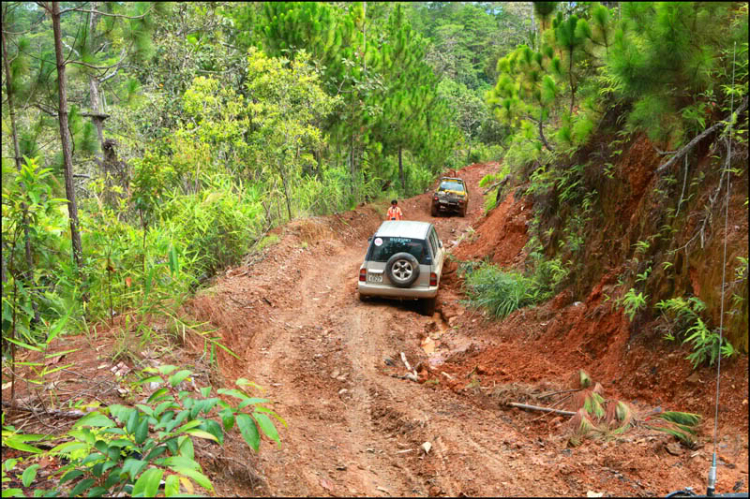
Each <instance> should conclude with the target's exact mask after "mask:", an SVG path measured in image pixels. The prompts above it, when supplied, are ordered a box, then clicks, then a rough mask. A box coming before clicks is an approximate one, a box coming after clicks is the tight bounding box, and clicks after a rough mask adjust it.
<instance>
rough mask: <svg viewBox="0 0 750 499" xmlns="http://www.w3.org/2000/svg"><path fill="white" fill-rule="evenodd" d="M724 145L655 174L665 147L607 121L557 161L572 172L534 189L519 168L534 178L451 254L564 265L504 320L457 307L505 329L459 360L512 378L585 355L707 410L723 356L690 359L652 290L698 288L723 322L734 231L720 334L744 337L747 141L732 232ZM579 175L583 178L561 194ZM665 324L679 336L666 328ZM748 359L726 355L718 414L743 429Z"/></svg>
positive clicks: (590, 363) (630, 386)
mask: <svg viewBox="0 0 750 499" xmlns="http://www.w3.org/2000/svg"><path fill="white" fill-rule="evenodd" d="M615 148H618V149H615ZM716 153H717V151H714V150H710V149H708V148H707V147H703V148H702V149H700V148H699V149H698V151H697V153H695V154H693V155H690V160H689V161H688V162H687V164H686V163H684V162H680V163H679V164H678V165H675V166H674V167H673V168H672V169H671V171H667V172H665V173H664V174H663V175H662V176H661V177H660V176H658V175H656V174H655V171H656V170H657V168H658V167H659V165H660V164H661V163H663V162H664V161H665V158H664V156H662V155H660V154H659V153H658V151H657V150H656V148H655V147H654V146H653V145H652V144H651V143H650V142H649V140H648V139H647V138H646V137H645V136H643V135H639V136H634V137H632V138H631V139H629V140H626V141H622V140H620V141H619V143H618V141H617V139H616V135H615V134H611V135H609V136H608V135H602V136H601V137H600V138H599V140H597V141H595V142H594V144H592V145H591V146H590V147H588V148H587V149H586V150H585V151H581V152H580V153H579V154H578V155H576V156H575V157H574V158H573V159H572V160H571V162H570V164H568V165H556V166H557V168H558V170H562V171H573V173H572V174H571V179H563V180H561V181H558V182H557V183H555V184H554V187H553V188H551V189H549V190H548V191H544V192H543V193H542V194H539V190H540V189H539V188H538V184H539V183H540V182H542V180H540V176H539V175H537V174H535V172H534V171H530V172H524V173H526V175H528V177H527V178H530V179H531V180H528V181H526V182H524V183H519V182H518V180H516V184H517V185H514V186H511V187H506V188H505V189H504V191H503V194H504V197H502V201H501V203H500V204H499V205H498V206H497V207H496V208H494V209H492V210H491V211H489V212H488V213H487V215H486V216H485V217H484V218H483V219H481V220H480V221H478V223H477V224H476V225H475V230H476V232H475V233H474V234H473V235H472V236H471V238H470V239H469V240H468V241H467V242H466V243H465V244H464V245H462V246H461V247H460V248H459V249H458V250H457V251H456V252H455V253H454V254H455V256H456V257H457V258H458V259H459V260H465V261H490V262H494V263H495V264H497V265H499V266H500V267H501V268H503V269H507V270H511V269H515V270H518V271H524V270H525V271H526V272H527V274H528V273H531V272H533V271H534V267H535V264H536V263H535V262H534V261H533V259H532V258H530V257H529V254H530V253H531V252H532V251H539V252H540V253H543V254H544V257H545V258H546V259H547V260H553V259H558V260H559V261H561V262H564V263H565V265H566V266H567V269H568V273H567V277H566V279H565V280H564V281H562V282H561V283H560V284H559V285H558V287H557V289H556V291H557V294H556V296H555V297H554V298H553V299H551V300H549V301H548V302H545V303H541V304H540V305H539V306H538V307H535V308H525V309H523V308H522V309H520V310H518V311H516V312H515V313H513V314H511V315H510V316H509V317H508V318H507V319H505V320H504V321H502V322H489V321H483V323H482V324H481V325H476V324H473V323H471V322H463V321H457V324H458V325H459V327H462V328H463V327H466V328H468V329H469V330H470V332H468V333H467V334H469V335H471V334H475V333H476V334H479V335H481V336H483V337H484V336H489V337H493V336H496V337H499V338H502V341H503V343H502V344H500V345H499V346H497V347H496V348H488V349H486V350H483V351H482V352H479V353H478V354H477V355H476V356H475V358H474V359H473V360H471V361H468V362H467V361H464V360H462V362H461V363H460V365H456V366H454V367H455V369H456V372H457V373H461V374H467V373H469V371H471V370H472V369H473V368H474V367H475V366H476V365H482V366H488V367H493V369H494V371H492V372H491V373H490V378H492V379H494V380H495V381H496V382H498V383H508V382H511V381H535V380H540V379H549V378H554V377H558V376H563V377H565V376H568V375H569V374H570V372H572V371H574V370H575V369H576V368H586V369H587V370H590V373H591V374H592V376H593V377H594V378H596V379H598V380H601V381H602V383H605V382H606V383H605V386H606V387H607V389H610V390H614V391H615V392H617V393H618V394H619V395H621V396H623V397H626V398H629V399H638V400H641V401H646V402H648V403H651V404H655V405H659V404H668V405H670V406H671V407H679V408H680V410H687V411H695V412H698V413H701V414H704V415H711V414H713V396H714V389H715V383H712V382H711V380H712V379H714V378H715V365H714V366H713V367H710V366H709V365H708V363H707V362H706V363H702V364H700V365H699V366H698V368H697V369H695V370H693V365H692V364H691V362H690V361H689V360H687V359H686V357H687V356H688V355H690V354H691V352H692V349H691V348H690V344H686V345H682V344H681V343H682V338H684V335H683V336H678V333H679V332H680V331H679V328H678V326H679V324H677V323H676V322H675V321H673V320H670V317H668V316H667V314H662V313H661V312H660V309H659V307H658V304H659V302H662V301H666V300H669V299H674V298H678V297H683V298H685V299H686V300H687V299H689V298H691V297H695V298H697V299H700V300H701V301H702V302H703V303H705V305H706V308H705V310H703V311H702V312H701V313H700V317H702V320H703V321H704V323H705V324H706V326H707V328H709V329H710V330H713V331H716V330H717V329H718V326H719V318H720V311H721V283H722V258H723V251H724V241H725V235H726V242H727V257H726V258H727V260H726V261H727V266H726V280H727V293H726V295H725V303H724V307H725V310H726V315H725V334H726V336H727V337H728V338H729V341H730V342H731V343H732V345H734V346H735V348H737V349H738V350H741V351H744V352H746V351H747V334H748V332H747V298H748V295H747V293H748V288H747V270H746V266H745V267H744V269H745V270H744V271H743V267H742V265H743V264H742V259H746V258H747V255H748V220H747V204H746V203H747V198H748V185H747V169H746V163H747V149H746V148H745V149H740V150H739V151H735V152H734V154H733V159H732V162H731V167H732V168H734V170H732V173H731V184H732V187H731V189H732V194H731V199H730V203H729V218H728V231H727V232H726V233H725V231H724V221H725V219H724V202H725V200H726V199H725V197H724V196H723V195H717V193H718V190H719V182H720V177H721V171H722V166H723V165H722V164H721V163H723V159H720V158H719V157H717V156H716ZM609 162H613V163H614V164H612V163H610V169H609V171H607V168H606V167H603V165H604V164H606V163H609ZM577 164H584V165H585V166H584V167H582V168H577V167H576V165H577ZM540 169H541V168H540ZM518 176H520V175H518ZM728 176H729V174H728V175H727V176H725V177H724V180H723V181H724V182H726V178H727V177H728ZM572 183H577V184H578V186H577V187H576V188H575V189H574V193H573V195H569V197H568V198H567V199H566V200H563V199H564V193H565V194H569V191H566V187H567V186H569V185H570V184H572ZM683 185H684V190H683ZM576 189H577V190H576ZM525 192H531V193H532V194H530V195H528V196H525V195H524V193H525ZM723 192H726V191H725V190H722V193H723ZM589 193H593V195H591V194H589ZM490 195H492V196H494V192H492V193H490ZM680 199H682V200H683V202H682V203H680ZM678 205H679V209H678ZM580 220H583V223H579V225H578V226H577V227H576V226H575V223H576V222H580ZM576 229H580V232H578V233H576ZM574 238H578V239H579V240H580V242H581V245H580V248H579V249H577V250H571V244H570V241H571V240H572V239H574ZM524 245H525V246H524ZM535 245H536V246H535ZM743 272H744V273H743ZM461 284H462V282H461V281H460V282H458V283H457V284H456V286H457V287H460V286H461ZM631 289H632V290H634V292H637V293H642V295H643V296H644V297H645V304H644V305H643V306H642V307H641V308H639V309H637V310H635V311H634V313H633V315H632V320H631V318H629V317H628V314H627V308H626V307H625V299H626V298H624V297H625V295H626V294H627V293H628V291H629V290H631ZM733 295H736V296H735V297H734V298H733ZM480 331H481V332H480ZM474 332H475V333H474ZM670 333H671V334H673V335H675V336H677V338H676V340H674V341H671V342H670V341H667V340H665V339H664V336H665V334H670ZM519 345H524V347H525V348H522V349H519V348H518V346H519ZM540 363H541V364H540ZM509 364H510V365H511V366H512V367H510V368H509V367H508V365H509ZM747 366H748V365H747V356H746V355H745V354H735V355H734V356H733V357H732V358H730V359H729V360H727V359H724V362H723V363H722V387H723V388H722V390H723V391H722V395H721V404H720V418H725V421H723V423H730V424H731V425H733V426H735V427H738V428H744V429H746V428H747V390H748V377H747ZM743 431H745V430H743Z"/></svg>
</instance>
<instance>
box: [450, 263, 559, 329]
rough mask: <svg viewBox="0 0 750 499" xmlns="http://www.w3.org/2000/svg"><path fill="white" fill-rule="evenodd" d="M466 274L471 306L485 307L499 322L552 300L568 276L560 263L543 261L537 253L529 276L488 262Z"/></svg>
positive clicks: (467, 270) (470, 269)
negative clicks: (515, 313)
mask: <svg viewBox="0 0 750 499" xmlns="http://www.w3.org/2000/svg"><path fill="white" fill-rule="evenodd" d="M465 272H466V294H467V297H468V303H469V304H470V305H472V306H475V307H482V308H486V309H487V310H488V311H489V312H490V313H491V314H492V315H493V316H494V317H496V318H499V319H502V318H504V317H506V316H507V315H508V314H510V313H511V312H513V311H514V310H517V309H519V308H523V307H527V306H530V305H534V304H536V303H540V302H542V301H545V300H548V299H550V298H552V296H554V294H555V293H556V292H557V290H558V288H559V286H560V284H561V283H562V282H563V281H564V280H565V278H566V277H567V275H568V270H567V269H566V268H565V266H564V265H563V264H562V263H561V262H560V260H557V259H552V260H544V258H543V256H542V255H541V253H537V252H534V253H533V254H532V268H530V270H529V272H528V273H527V275H526V276H524V275H523V274H520V273H518V272H512V271H511V272H506V271H503V270H501V269H499V268H498V267H496V266H494V265H491V264H486V263H485V264H482V265H480V266H478V267H476V268H468V269H466V270H465Z"/></svg>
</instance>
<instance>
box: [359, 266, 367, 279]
mask: <svg viewBox="0 0 750 499" xmlns="http://www.w3.org/2000/svg"><path fill="white" fill-rule="evenodd" d="M366 280H367V269H359V282H365V281H366Z"/></svg>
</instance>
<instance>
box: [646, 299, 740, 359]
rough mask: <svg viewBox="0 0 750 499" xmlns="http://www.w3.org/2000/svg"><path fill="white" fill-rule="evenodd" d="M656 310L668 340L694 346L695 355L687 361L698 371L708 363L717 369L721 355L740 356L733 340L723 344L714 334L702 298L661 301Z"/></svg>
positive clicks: (723, 340) (690, 355)
mask: <svg viewBox="0 0 750 499" xmlns="http://www.w3.org/2000/svg"><path fill="white" fill-rule="evenodd" d="M656 308H657V309H658V310H659V311H661V313H662V316H663V317H664V320H665V321H666V323H667V327H668V328H669V329H668V330H667V332H666V333H665V334H664V338H665V339H667V340H670V341H674V340H676V339H677V338H681V339H682V343H683V344H686V343H689V344H690V346H691V348H692V350H693V351H692V353H690V354H689V355H688V356H687V357H686V358H687V360H689V361H690V362H691V363H692V364H693V367H694V368H697V367H698V366H700V365H701V364H704V363H706V362H708V364H709V365H713V364H714V362H716V359H717V358H718V356H719V355H722V356H723V357H725V358H730V357H732V356H734V355H735V354H736V353H737V351H736V350H735V348H734V347H733V346H732V344H731V343H730V342H729V340H727V339H726V338H722V341H719V334H718V333H717V332H716V331H712V330H710V329H709V327H708V325H707V324H706V322H704V320H703V319H702V318H701V312H703V311H704V310H705V309H706V304H705V303H703V302H702V301H701V300H700V299H699V298H697V297H694V296H693V297H690V298H688V299H685V298H683V297H680V296H678V297H676V298H670V299H668V300H662V301H660V302H659V303H657V304H656Z"/></svg>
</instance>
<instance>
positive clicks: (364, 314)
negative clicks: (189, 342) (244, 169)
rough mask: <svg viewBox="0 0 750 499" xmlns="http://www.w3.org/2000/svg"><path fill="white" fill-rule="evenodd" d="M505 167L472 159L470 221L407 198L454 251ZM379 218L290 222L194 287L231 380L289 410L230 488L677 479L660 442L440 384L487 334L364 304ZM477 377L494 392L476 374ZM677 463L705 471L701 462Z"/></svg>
mask: <svg viewBox="0 0 750 499" xmlns="http://www.w3.org/2000/svg"><path fill="white" fill-rule="evenodd" d="M495 168H496V165H492V164H488V165H473V166H470V167H467V168H465V169H464V170H463V171H462V172H461V174H462V176H463V177H464V178H465V179H466V180H467V182H468V185H469V186H470V191H471V199H470V204H469V212H468V214H467V216H466V218H460V217H457V216H454V217H438V218H432V217H430V215H429V193H427V194H423V195H421V196H417V197H415V198H411V199H409V200H405V201H402V202H401V203H400V205H401V207H402V209H403V211H404V213H405V216H406V218H407V219H412V220H415V219H416V220H429V221H432V222H433V223H435V224H436V227H437V229H438V233H439V235H440V237H441V239H442V240H443V242H444V244H446V246H447V247H449V248H455V247H456V246H457V243H459V242H460V240H461V238H462V236H464V238H465V239H466V238H467V237H466V236H470V233H471V231H470V229H469V227H470V224H471V223H473V222H476V220H477V219H478V218H479V217H480V216H481V215H482V212H483V205H482V199H481V198H482V196H481V189H480V188H479V187H478V185H477V184H478V182H479V180H480V179H481V178H482V176H484V175H485V174H486V173H490V172H492V171H493V170H494V169H495ZM381 219H382V214H379V213H376V212H375V210H374V209H373V208H372V207H361V208H359V209H357V210H355V211H353V212H348V213H345V214H343V215H341V216H334V217H327V218H319V219H308V220H304V221H297V222H294V223H292V224H290V225H288V226H287V227H286V228H285V229H284V231H283V233H282V234H281V240H280V242H279V243H278V244H277V245H276V246H274V247H272V248H271V249H269V250H268V252H267V253H266V254H265V256H264V257H263V259H262V261H260V262H253V264H252V265H248V266H247V267H241V268H238V269H233V270H232V271H230V272H229V273H228V275H227V276H226V277H225V278H224V279H222V280H221V281H220V282H219V283H218V284H217V286H216V287H215V288H213V290H212V292H211V295H210V296H204V297H198V298H197V299H196V308H197V309H198V310H199V311H201V313H202V315H203V316H204V317H206V318H208V319H209V320H211V321H212V322H213V323H214V324H216V325H217V326H219V327H220V328H221V330H222V332H223V334H224V339H225V341H226V342H227V343H228V344H230V345H232V346H233V348H234V350H235V351H236V352H238V353H239V354H240V357H241V358H242V360H241V361H231V359H229V361H228V362H227V364H226V367H225V373H224V374H225V376H226V377H227V378H230V379H231V378H238V377H245V378H248V379H250V380H253V381H255V382H257V383H259V384H260V385H262V386H264V387H265V388H266V389H267V391H266V393H265V394H264V396H266V397H267V398H269V399H271V400H272V401H274V404H273V407H274V409H275V410H276V411H277V412H278V413H279V414H281V415H282V416H283V417H284V418H285V419H286V421H287V422H288V427H287V428H283V429H281V437H282V446H281V447H280V448H274V447H273V446H272V445H270V444H269V445H264V447H263V448H262V450H261V452H260V454H259V457H258V459H257V461H255V462H254V463H253V465H254V466H257V467H258V468H259V470H260V472H261V474H262V477H261V482H263V485H262V486H261V487H260V488H259V489H258V488H255V489H254V490H247V489H243V488H242V486H241V485H235V486H232V485H230V484H226V488H224V490H223V493H225V494H227V493H237V494H242V495H247V494H249V493H252V494H269V495H274V496H311V495H312V496H326V495H333V496H340V495H347V496H351V495H356V496H414V495H421V496H424V495H430V496H437V495H448V496H457V495H484V496H560V495H586V494H587V493H588V492H590V491H591V492H601V491H604V492H606V493H608V494H616V495H654V494H660V493H665V492H667V491H668V490H674V489H675V487H676V485H675V484H673V483H660V482H659V480H660V478H659V477H660V476H661V478H662V479H665V480H666V478H667V477H666V475H665V473H666V472H657V473H653V472H652V471H651V470H649V469H648V464H646V465H645V466H643V469H640V466H641V465H640V464H634V463H636V462H637V460H638V459H640V458H641V457H643V462H644V463H648V459H650V455H651V453H652V451H653V449H651V447H648V448H646V447H644V445H646V444H644V443H643V442H625V443H623V444H622V445H621V446H620V447H619V448H618V449H615V448H614V447H613V446H612V447H610V446H609V444H608V443H605V444H602V443H598V444H590V445H586V446H583V447H581V448H577V449H574V450H572V449H569V448H567V446H566V440H565V437H564V435H562V432H560V431H557V430H558V429H559V426H560V423H559V422H558V423H557V425H555V424H547V425H546V426H545V427H544V429H543V430H542V431H541V432H540V429H539V426H538V425H535V424H534V421H538V419H539V418H536V417H535V415H532V416H529V415H527V414H520V415H519V414H518V413H510V412H505V411H502V410H499V408H498V404H497V401H496V399H495V401H494V402H492V403H485V402H482V401H481V400H485V401H489V400H492V399H489V398H486V397H485V398H484V399H482V398H480V399H479V400H480V402H479V403H478V402H477V398H472V397H467V396H464V395H461V394H457V393H454V392H453V391H451V390H447V389H445V388H444V386H443V385H444V384H448V383H451V382H452V383H454V384H455V383H457V382H458V381H460V382H461V384H462V385H468V386H469V387H472V383H473V382H474V379H473V378H471V377H468V378H467V379H462V380H456V379H454V377H453V376H452V375H450V374H448V373H443V372H441V371H440V365H441V362H443V361H449V362H455V360H456V359H457V358H458V359H461V358H465V357H467V356H470V355H471V354H472V352H476V351H478V350H480V349H482V348H483V347H484V346H485V345H486V344H487V341H492V339H489V340H488V339H487V338H483V337H480V335H477V336H475V337H472V336H471V335H469V334H468V333H467V332H466V331H467V330H463V331H461V330H459V328H456V327H449V326H448V324H446V323H445V322H444V321H443V320H442V318H441V316H440V314H436V315H435V316H434V317H432V318H430V317H424V316H422V315H420V314H419V312H418V308H417V306H416V303H404V304H400V303H399V302H394V301H385V300H383V301H373V302H367V303H360V302H359V301H358V299H357V295H356V279H357V273H358V269H359V265H360V264H361V262H362V258H363V256H364V253H365V250H366V246H367V237H368V236H369V235H371V234H372V233H373V232H374V230H375V229H376V228H377V226H378V225H379V223H380V220H381ZM438 301H439V305H438V306H439V308H443V309H444V310H448V309H453V310H455V309H457V308H462V307H461V306H460V303H459V302H458V297H457V296H456V295H455V294H454V293H453V292H451V291H450V290H449V289H444V290H441V294H440V295H439V298H438ZM472 317H475V318H473V319H472ZM462 319H463V320H464V321H469V324H471V323H472V322H474V323H476V321H477V320H479V321H480V323H481V320H482V317H481V316H479V315H478V314H474V313H472V312H466V313H465V314H464V316H463V318H462ZM401 352H404V354H405V356H406V359H407V361H408V362H409V364H411V366H412V367H414V366H416V365H418V364H419V363H420V362H421V363H423V364H425V363H429V364H430V367H431V369H430V370H429V373H428V372H427V371H424V370H423V371H422V373H421V375H420V382H419V383H417V382H414V381H410V380H408V379H403V375H405V374H406V373H407V369H406V367H405V366H404V364H403V362H402V359H401V355H400V354H401ZM506 367H507V366H506ZM477 368H478V367H477ZM558 381H559V380H558ZM475 388H476V390H475V391H476V392H477V393H480V392H482V391H483V390H484V391H485V393H486V391H488V390H490V391H491V390H492V387H487V386H480V384H479V383H478V382H477V386H476V387H475ZM549 419H550V418H547V421H546V422H549ZM530 421H531V423H530ZM644 442H645V440H644ZM648 442H652V441H651V440H649V441H648ZM657 444H661V441H659V442H657ZM648 445H649V446H652V444H651V443H648ZM745 455H746V450H745ZM694 468H695V469H699V470H702V468H701V466H700V465H698V464H696V465H695V466H694ZM706 469H707V468H706ZM673 472H674V470H672V471H669V473H673ZM676 472H677V473H682V475H679V476H680V477H682V476H683V475H685V476H689V477H691V478H692V479H695V475H696V472H695V471H690V472H688V471H687V470H684V471H682V470H677V471H676ZM669 477H670V479H674V478H672V475H669ZM680 479H681V478H680ZM689 484H690V483H685V485H689Z"/></svg>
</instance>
